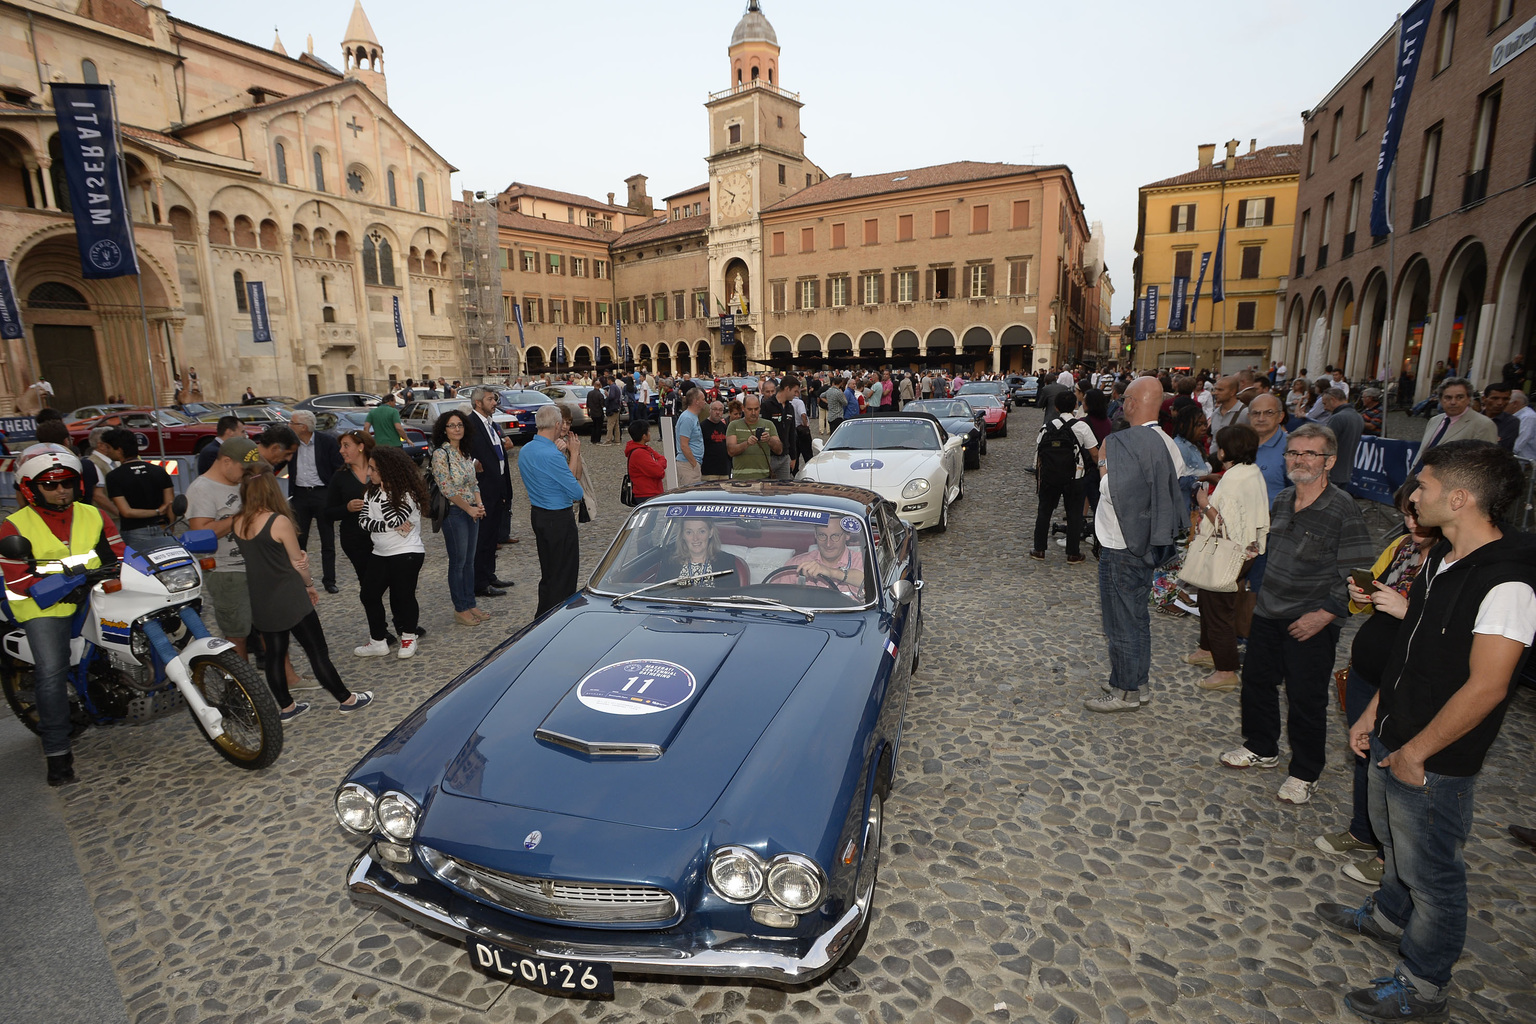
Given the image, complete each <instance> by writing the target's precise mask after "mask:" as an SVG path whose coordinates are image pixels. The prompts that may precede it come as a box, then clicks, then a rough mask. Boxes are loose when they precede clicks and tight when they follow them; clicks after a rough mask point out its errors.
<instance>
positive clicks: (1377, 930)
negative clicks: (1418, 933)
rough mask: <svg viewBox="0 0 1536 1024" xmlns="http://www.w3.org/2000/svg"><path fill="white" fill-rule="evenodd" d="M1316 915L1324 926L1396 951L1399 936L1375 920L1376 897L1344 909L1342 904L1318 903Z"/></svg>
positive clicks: (1370, 897)
mask: <svg viewBox="0 0 1536 1024" xmlns="http://www.w3.org/2000/svg"><path fill="white" fill-rule="evenodd" d="M1316 913H1317V916H1318V917H1319V918H1321V919H1322V921H1323V923H1324V924H1328V925H1332V926H1333V928H1334V930H1335V931H1339V932H1342V933H1343V934H1345V935H1363V936H1365V937H1366V938H1368V939H1373V940H1375V941H1376V942H1379V943H1381V944H1382V945H1383V946H1386V947H1387V948H1388V949H1391V950H1394V951H1396V949H1397V946H1398V942H1399V941H1400V939H1401V936H1399V935H1393V934H1392V933H1391V932H1389V931H1387V930H1386V929H1385V928H1383V927H1382V926H1381V922H1379V921H1377V920H1376V897H1374V896H1367V897H1366V899H1365V902H1364V903H1362V904H1360V905H1359V906H1358V907H1346V906H1345V905H1344V904H1342V903H1319V904H1318V905H1317V907H1316Z"/></svg>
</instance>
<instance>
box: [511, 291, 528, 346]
mask: <svg viewBox="0 0 1536 1024" xmlns="http://www.w3.org/2000/svg"><path fill="white" fill-rule="evenodd" d="M512 316H513V317H514V318H515V319H516V320H517V347H518V348H527V347H528V339H527V338H525V337H523V306H522V303H520V302H514V303H512Z"/></svg>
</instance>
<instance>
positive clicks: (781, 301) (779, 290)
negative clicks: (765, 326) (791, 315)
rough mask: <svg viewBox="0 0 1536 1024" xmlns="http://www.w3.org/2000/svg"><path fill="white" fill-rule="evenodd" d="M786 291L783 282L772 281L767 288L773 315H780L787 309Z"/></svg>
mask: <svg viewBox="0 0 1536 1024" xmlns="http://www.w3.org/2000/svg"><path fill="white" fill-rule="evenodd" d="M787 290H788V289H787V288H786V287H785V284H784V282H783V281H774V282H773V283H771V284H770V285H769V286H768V301H769V303H770V304H771V305H772V307H773V311H774V312H775V313H782V312H784V311H785V310H786V309H788V308H789V306H788V303H787V301H786V299H785V292H786V291H787Z"/></svg>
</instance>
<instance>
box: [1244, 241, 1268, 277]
mask: <svg viewBox="0 0 1536 1024" xmlns="http://www.w3.org/2000/svg"><path fill="white" fill-rule="evenodd" d="M1263 255H1264V247H1263V246H1262V245H1245V246H1243V271H1242V276H1243V278H1245V279H1247V280H1252V279H1253V278H1256V277H1258V276H1259V260H1260V258H1261V257H1262V256H1263Z"/></svg>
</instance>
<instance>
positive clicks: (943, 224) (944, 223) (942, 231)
mask: <svg viewBox="0 0 1536 1024" xmlns="http://www.w3.org/2000/svg"><path fill="white" fill-rule="evenodd" d="M933 237H934V238H948V237H949V211H948V210H934V211H933Z"/></svg>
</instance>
